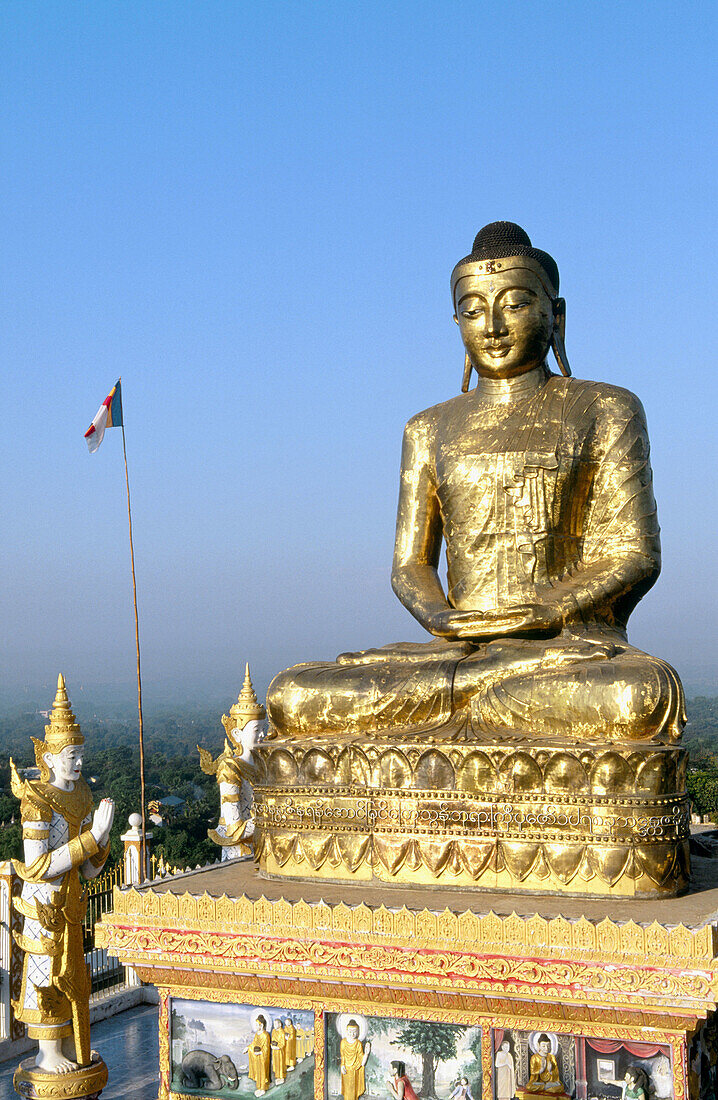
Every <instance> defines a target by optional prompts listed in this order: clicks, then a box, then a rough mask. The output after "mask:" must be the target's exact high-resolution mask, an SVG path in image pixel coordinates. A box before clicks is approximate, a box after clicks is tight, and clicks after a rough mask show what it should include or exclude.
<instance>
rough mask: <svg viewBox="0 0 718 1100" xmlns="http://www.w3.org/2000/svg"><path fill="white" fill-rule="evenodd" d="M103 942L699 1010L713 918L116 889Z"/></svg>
mask: <svg viewBox="0 0 718 1100" xmlns="http://www.w3.org/2000/svg"><path fill="white" fill-rule="evenodd" d="M97 934H98V935H99V937H100V938H99V939H98V941H97V942H98V944H99V945H101V946H104V947H106V948H107V950H108V951H109V952H110V953H111V954H113V955H117V956H118V957H120V958H121V959H122V961H123V962H125V963H127V964H131V965H140V966H153V967H157V968H160V967H162V968H165V967H168V968H171V969H190V970H195V971H201V970H207V971H211V972H213V973H214V974H215V976H216V980H217V982H218V983H219V984H221V983H222V981H223V976H224V975H225V974H231V973H251V974H254V975H257V976H262V975H265V976H272V977H273V978H274V979H275V980H276V979H280V978H291V979H294V980H296V981H298V982H301V981H302V980H304V981H313V980H321V979H324V980H326V981H340V982H356V983H359V984H361V983H370V984H372V985H376V986H387V985H390V986H393V987H395V988H401V987H403V988H406V989H416V988H417V987H419V988H421V989H424V990H439V991H447V992H448V991H451V992H463V993H469V994H473V995H475V996H489V995H493V996H499V997H501V998H511V997H516V998H518V999H519V1000H527V999H539V1000H542V1001H548V1002H550V1001H558V1002H562V1003H563V1004H566V1005H571V1004H572V1005H577V1006H581V1005H587V1006H604V1007H609V1006H612V1007H616V1008H620V1009H622V1010H633V1009H637V1010H640V1011H644V1010H646V1011H651V1010H653V1011H656V1010H659V1011H661V1010H662V1011H663V1012H670V1013H673V1014H679V1015H680V1014H684V1015H693V1016H700V1017H702V1016H704V1015H705V1014H706V1012H707V1011H709V1010H710V1008H712V1006H713V1005H714V1004H715V1002H716V1000H717V999H718V968H717V966H716V959H715V950H714V932H713V929H712V928H711V927H709V926H706V927H704V928H700V929H689V928H686V927H684V926H679V927H677V928H674V929H668V928H665V927H663V926H661V925H659V924H657V923H653V924H651V925H649V926H648V927H643V926H641V925H638V924H636V923H635V922H629V923H627V924H624V925H618V924H616V923H614V922H612V921H610V920H609V919H605V920H602V921H601V922H599V923H593V922H591V921H588V920H586V919H585V918H581V919H580V920H576V921H573V922H571V921H567V920H565V919H564V918H562V917H558V918H555V919H553V920H546V919H545V918H543V917H541V916H533V917H528V918H522V917H519V916H517V915H516V914H512V915H511V916H508V917H499V916H497V915H496V914H494V913H488V914H486V915H483V916H481V915H478V914H475V913H471V912H465V913H460V914H456V913H453V912H451V911H449V910H448V909H445V910H444V911H443V912H441V913H434V912H431V911H430V910H426V909H425V910H421V911H419V912H414V911H411V910H408V909H406V908H405V907H404V908H402V909H401V910H391V909H388V908H386V907H385V906H383V905H380V906H379V907H377V908H373V909H372V908H369V907H368V906H366V905H359V906H355V907H353V908H352V907H349V906H346V905H343V904H340V905H334V906H332V905H327V904H325V903H318V904H314V905H310V904H308V903H306V902H303V901H298V902H295V903H290V902H288V901H287V900H286V899H280V900H278V901H274V902H272V901H269V900H268V899H267V898H264V897H261V898H258V899H256V900H254V901H252V900H250V899H249V898H247V897H244V896H243V897H241V898H238V899H230V898H227V897H222V898H212V897H210V896H209V895H207V894H204V895H203V896H202V897H194V896H192V895H180V896H179V897H178V896H173V895H171V894H169V893H159V892H154V891H152V890H148V891H146V892H140V891H136V890H123V891H119V890H118V891H117V892H116V895H115V910H114V912H113V913H112V914H109V915H108V916H106V917H105V918H104V919H103V922H102V923H101V925H99V928H98V933H97Z"/></svg>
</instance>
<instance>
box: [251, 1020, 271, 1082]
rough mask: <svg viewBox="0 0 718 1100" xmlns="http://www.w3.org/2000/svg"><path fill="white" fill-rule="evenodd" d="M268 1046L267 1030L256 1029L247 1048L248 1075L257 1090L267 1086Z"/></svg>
mask: <svg viewBox="0 0 718 1100" xmlns="http://www.w3.org/2000/svg"><path fill="white" fill-rule="evenodd" d="M269 1046H270V1039H269V1032H268V1031H257V1032H256V1033H255V1035H254V1038H253V1039H252V1042H251V1043H250V1044H249V1047H248V1048H247V1053H248V1054H249V1077H250V1079H251V1080H252V1081H254V1083H255V1085H256V1086H257V1092H266V1091H267V1089H268V1088H269V1061H270V1052H269Z"/></svg>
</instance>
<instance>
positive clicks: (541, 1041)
mask: <svg viewBox="0 0 718 1100" xmlns="http://www.w3.org/2000/svg"><path fill="white" fill-rule="evenodd" d="M536 1046H537V1048H538V1052H539V1054H543V1056H544V1058H547V1057H548V1055H549V1054H550V1053H551V1040H550V1039H549V1037H548V1035H539V1037H538V1039H537V1041H536Z"/></svg>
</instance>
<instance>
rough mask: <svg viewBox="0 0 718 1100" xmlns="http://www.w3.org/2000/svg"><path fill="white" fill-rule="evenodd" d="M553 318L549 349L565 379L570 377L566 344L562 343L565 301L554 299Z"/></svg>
mask: <svg viewBox="0 0 718 1100" xmlns="http://www.w3.org/2000/svg"><path fill="white" fill-rule="evenodd" d="M553 317H554V325H553V332H552V333H551V347H552V348H553V353H554V355H555V356H556V362H557V363H558V369H559V370H560V371H561V374H563V375H564V376H565V377H566V378H570V377H571V367H570V366H569V362H568V356H567V355H566V344H565V343H564V340H565V337H566V299H565V298H555V299H554V302H553Z"/></svg>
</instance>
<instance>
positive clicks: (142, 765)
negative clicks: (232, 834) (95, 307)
mask: <svg viewBox="0 0 718 1100" xmlns="http://www.w3.org/2000/svg"><path fill="white" fill-rule="evenodd" d="M122 454H123V455H124V459H125V485H126V486H127V522H128V524H129V528H130V564H131V565H132V596H133V599H134V604H135V648H136V650H137V714H138V716H139V723H140V799H141V801H142V805H141V810H142V840H141V842H140V882H144V881H145V864H146V850H145V836H146V834H147V823H146V821H145V737H144V724H143V721H142V677H141V675H140V621H139V619H138V617H137V580H136V578H135V547H134V544H133V541H132V510H131V508H130V477H129V474H128V472H127V446H126V444H125V418H124V416H123V417H122Z"/></svg>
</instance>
